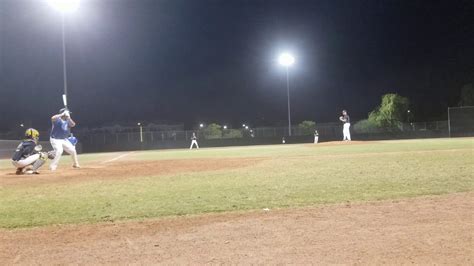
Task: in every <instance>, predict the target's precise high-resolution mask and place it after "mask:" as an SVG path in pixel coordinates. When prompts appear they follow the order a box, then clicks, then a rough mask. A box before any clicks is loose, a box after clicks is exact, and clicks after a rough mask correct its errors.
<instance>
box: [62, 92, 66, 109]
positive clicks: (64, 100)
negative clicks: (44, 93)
mask: <svg viewBox="0 0 474 266" xmlns="http://www.w3.org/2000/svg"><path fill="white" fill-rule="evenodd" d="M63 103H64V108H67V96H66V94H63Z"/></svg>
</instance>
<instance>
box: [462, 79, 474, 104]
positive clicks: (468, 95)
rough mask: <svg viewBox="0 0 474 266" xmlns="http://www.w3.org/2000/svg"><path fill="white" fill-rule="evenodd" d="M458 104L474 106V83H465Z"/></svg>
mask: <svg viewBox="0 0 474 266" xmlns="http://www.w3.org/2000/svg"><path fill="white" fill-rule="evenodd" d="M459 106H474V85H473V83H469V84H466V85H464V86H463V87H462V89H461V99H460V100H459Z"/></svg>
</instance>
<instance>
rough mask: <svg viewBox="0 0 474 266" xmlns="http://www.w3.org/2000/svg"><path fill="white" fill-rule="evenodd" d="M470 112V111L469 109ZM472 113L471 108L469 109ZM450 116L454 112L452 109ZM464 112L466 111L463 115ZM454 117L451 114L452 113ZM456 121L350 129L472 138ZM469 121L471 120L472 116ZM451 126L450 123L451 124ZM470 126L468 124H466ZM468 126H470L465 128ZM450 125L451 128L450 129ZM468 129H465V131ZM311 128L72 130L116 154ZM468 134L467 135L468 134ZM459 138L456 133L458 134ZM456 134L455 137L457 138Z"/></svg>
mask: <svg viewBox="0 0 474 266" xmlns="http://www.w3.org/2000/svg"><path fill="white" fill-rule="evenodd" d="M470 110H471V109H470ZM472 110H474V108H473V109H472ZM451 113H453V111H452V110H451ZM464 113H467V112H464ZM451 116H452V117H453V114H451ZM455 117H456V120H451V121H449V120H448V121H434V122H414V123H400V124H399V125H398V126H397V127H396V128H368V127H358V124H359V123H354V124H352V126H351V134H352V139H353V140H377V139H404V138H405V139H407V138H435V137H449V132H450V128H451V133H453V132H454V131H456V132H459V131H460V130H461V128H462V130H463V131H462V132H464V133H463V136H465V135H469V134H470V136H473V135H474V130H471V128H472V126H473V123H471V122H470V121H471V120H469V118H468V117H466V115H464V116H461V115H458V114H456V116H455ZM471 118H472V117H471ZM450 123H451V124H450ZM469 123H471V124H469ZM467 124H469V125H467ZM450 125H451V126H450ZM466 128H467V130H466ZM315 129H316V130H318V133H319V140H320V141H321V142H323V141H334V140H341V139H342V124H341V123H320V124H317V125H316V128H315ZM313 130H314V129H308V128H303V127H299V126H294V127H292V128H291V137H290V136H288V127H257V128H238V129H232V128H225V129H224V128H223V127H220V128H217V129H215V130H214V131H212V132H211V131H209V130H208V129H206V128H202V129H196V130H163V131H159V130H152V129H149V128H141V130H140V128H139V127H128V128H123V129H118V128H117V129H115V130H114V131H113V132H111V131H108V130H100V129H99V130H97V129H96V130H94V131H88V130H82V131H79V130H77V131H74V132H75V135H76V136H77V137H78V138H79V143H80V146H81V148H82V150H83V151H84V152H100V151H118V150H133V149H157V148H185V147H188V146H189V144H190V142H191V137H192V135H193V133H195V134H196V136H197V138H198V141H199V142H200V144H201V143H202V144H203V145H201V146H203V147H206V146H207V147H210V146H231V145H256V144H276V143H282V139H283V138H285V139H286V143H299V142H311V141H312V139H313V132H314V131H313ZM469 132H470V133H469ZM9 134H10V135H8V136H7V135H0V139H7V138H6V137H8V138H10V139H19V138H21V134H22V133H20V132H17V133H16V134H18V135H19V136H18V135H17V136H14V135H15V134H14V133H9ZM48 135H49V134H48V132H41V136H42V138H41V139H42V140H47V137H44V136H48ZM457 135H459V134H457ZM457 135H456V136H457Z"/></svg>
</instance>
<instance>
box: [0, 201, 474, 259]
mask: <svg viewBox="0 0 474 266" xmlns="http://www.w3.org/2000/svg"><path fill="white" fill-rule="evenodd" d="M473 210H474V193H472V192H470V193H456V194H450V195H443V196H432V197H420V198H413V199H404V200H398V201H381V202H369V203H360V204H349V203H347V204H335V205H326V206H321V207H314V208H301V209H282V210H269V211H263V210H262V211H253V212H247V213H229V214H211V215H199V216H189V217H175V218H165V219H158V220H149V221H145V222H133V221H129V222H119V223H102V224H94V225H69V226H52V227H42V228H33V229H23V230H0V262H1V264H13V263H17V264H71V263H72V264H97V263H108V264H129V263H140V264H156V263H162V264H203V263H213V264H214V263H242V264H249V263H265V264H275V263H291V264H302V263H323V264H327V263H350V264H368V263H369V264H382V263H386V264H413V263H414V264H450V265H460V264H461V265H472V264H473V254H474V250H473V232H474V223H473Z"/></svg>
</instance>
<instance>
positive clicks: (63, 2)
mask: <svg viewBox="0 0 474 266" xmlns="http://www.w3.org/2000/svg"><path fill="white" fill-rule="evenodd" d="M47 2H48V3H49V4H50V5H51V6H52V7H53V8H54V9H56V10H57V11H58V12H59V13H61V34H62V50H63V51H62V52H63V82H64V88H63V89H64V95H66V98H67V69H66V37H65V30H64V27H65V25H64V24H65V23H64V17H65V16H66V14H67V13H72V12H74V11H76V10H77V9H78V8H79V2H80V0H47Z"/></svg>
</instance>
